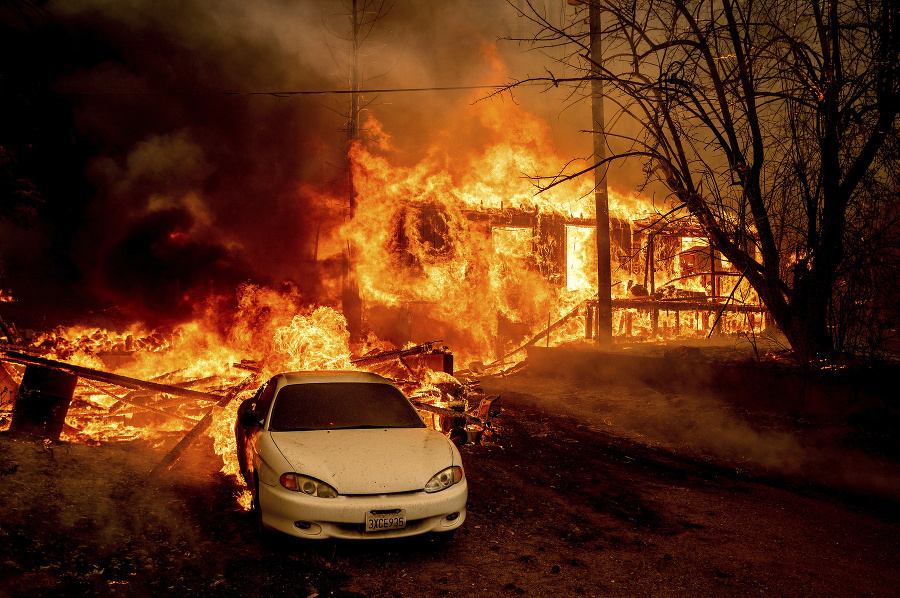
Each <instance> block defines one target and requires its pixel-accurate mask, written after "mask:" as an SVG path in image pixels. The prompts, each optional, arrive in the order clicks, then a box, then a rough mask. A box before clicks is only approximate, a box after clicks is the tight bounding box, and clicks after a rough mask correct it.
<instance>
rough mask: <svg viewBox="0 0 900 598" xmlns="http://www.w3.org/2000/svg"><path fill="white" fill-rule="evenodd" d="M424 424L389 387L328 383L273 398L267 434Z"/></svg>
mask: <svg viewBox="0 0 900 598" xmlns="http://www.w3.org/2000/svg"><path fill="white" fill-rule="evenodd" d="M424 426H425V424H423V423H422V419H421V418H420V417H419V415H418V413H416V410H415V408H414V407H413V406H412V405H411V404H410V402H409V401H407V400H406V397H404V396H403V393H401V392H400V391H399V390H397V389H396V388H394V387H393V386H391V385H389V384H378V383H370V382H327V383H312V384H291V385H288V386H285V387H284V388H282V389H281V390H280V391H279V392H278V395H276V397H275V405H274V406H273V407H272V417H271V419H270V420H269V430H271V431H273V432H285V431H288V430H338V429H344V428H422V427H424Z"/></svg>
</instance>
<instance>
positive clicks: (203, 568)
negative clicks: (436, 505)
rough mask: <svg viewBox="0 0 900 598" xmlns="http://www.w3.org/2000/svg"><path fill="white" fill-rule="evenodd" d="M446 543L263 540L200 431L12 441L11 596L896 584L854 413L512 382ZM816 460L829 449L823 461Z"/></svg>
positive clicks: (780, 589)
mask: <svg viewBox="0 0 900 598" xmlns="http://www.w3.org/2000/svg"><path fill="white" fill-rule="evenodd" d="M484 386H485V389H486V390H488V391H489V392H499V393H501V394H502V399H501V405H502V406H503V408H504V410H503V413H502V415H501V416H500V419H499V425H500V427H501V428H502V433H501V435H500V437H499V441H498V444H496V445H492V446H467V447H464V448H463V451H462V452H463V458H464V461H465V465H466V473H467V476H468V479H469V487H470V497H469V516H468V520H467V522H466V524H465V526H464V528H463V529H462V530H461V532H460V533H459V534H457V535H456V536H455V537H454V538H453V539H451V540H449V541H446V542H443V541H439V540H436V539H433V538H414V539H406V540H400V541H377V542H362V543H349V542H330V541H325V542H321V541H320V542H303V541H299V540H295V539H293V538H287V537H284V538H276V539H274V540H271V541H266V542H261V541H260V540H258V539H257V538H256V537H255V535H254V534H253V531H252V520H251V515H250V514H249V513H247V512H244V511H243V510H241V509H240V508H239V507H238V506H237V503H236V501H235V495H236V494H237V493H238V492H239V490H240V489H239V487H238V486H237V483H236V482H235V480H234V479H232V478H229V477H226V476H223V475H222V474H219V473H217V471H218V469H219V468H220V467H221V460H220V459H219V458H218V457H217V456H216V455H215V454H214V453H213V452H212V448H211V441H208V442H207V441H205V442H201V443H198V444H197V445H196V446H194V447H193V448H192V449H191V450H190V451H189V452H188V454H187V455H186V457H185V458H184V459H183V460H182V461H180V462H179V463H178V464H177V465H176V466H175V467H174V468H173V469H172V470H171V472H170V474H169V475H168V476H167V477H166V478H165V479H164V480H163V481H162V482H160V483H152V484H148V483H145V481H144V480H145V476H146V474H147V472H149V471H150V469H152V467H153V465H154V464H155V463H156V462H157V461H158V460H159V458H160V457H161V456H162V455H163V454H164V453H165V451H166V449H167V448H169V447H170V446H172V445H173V444H174V443H175V442H177V440H178V435H173V436H172V437H169V438H165V439H162V440H158V441H155V442H146V441H131V442H120V443H108V444H104V445H101V446H99V447H90V446H83V445H74V444H68V445H67V444H55V445H45V444H40V443H38V444H33V443H28V442H23V441H15V440H12V439H10V438H9V437H7V436H6V435H0V595H3V596H50V595H53V596H69V595H78V596H82V595H99V596H170V595H188V594H190V595H193V596H303V597H315V596H385V597H395V596H416V597H432V596H434V597H443V596H504V595H509V596H515V595H524V596H579V595H584V596H629V597H630V596H717V597H718V596H753V595H759V596H792V597H793V596H835V597H843V596H846V597H850V596H854V597H856V596H878V597H887V596H900V589H898V588H900V557H898V548H900V546H898V545H900V540H898V538H900V509H897V506H898V502H900V501H898V494H897V493H896V488H898V487H900V484H898V483H897V482H898V480H900V476H897V475H896V472H897V468H896V465H895V464H894V463H893V461H891V460H886V459H885V458H883V457H882V456H880V455H877V454H872V453H871V452H867V451H866V450H864V447H861V445H858V444H854V443H852V442H850V441H851V440H852V439H853V438H855V437H854V436H853V434H852V433H851V432H852V430H851V431H848V429H847V426H838V428H839V430H838V431H835V430H834V429H832V428H834V427H835V426H834V425H833V422H828V423H815V422H812V423H811V422H797V421H795V420H790V421H787V420H784V419H783V418H781V419H779V418H777V417H775V416H771V417H768V418H767V417H762V416H760V415H759V414H756V416H755V417H750V414H742V413H739V412H734V411H733V410H731V409H729V408H727V407H724V406H722V405H718V404H715V402H712V401H711V400H708V399H700V398H697V397H679V396H672V395H669V396H667V395H665V394H664V393H659V392H656V391H653V390H652V389H648V388H635V387H621V386H610V385H594V386H591V387H590V388H585V387H583V386H582V385H580V384H579V383H578V382H577V381H572V380H559V379H545V378H536V377H533V376H528V375H527V374H526V375H519V376H515V377H512V378H509V379H503V380H493V381H485V383H484ZM823 460H824V461H823Z"/></svg>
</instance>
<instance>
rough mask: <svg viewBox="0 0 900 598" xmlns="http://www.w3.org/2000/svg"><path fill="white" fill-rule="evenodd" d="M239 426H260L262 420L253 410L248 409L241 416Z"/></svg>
mask: <svg viewBox="0 0 900 598" xmlns="http://www.w3.org/2000/svg"><path fill="white" fill-rule="evenodd" d="M240 421H241V426H243V427H245V428H252V427H253V426H261V425H263V422H262V420H261V419H260V418H259V416H258V415H257V414H256V412H255V411H248V412H247V413H245V414H243V415H242V416H241V420H240Z"/></svg>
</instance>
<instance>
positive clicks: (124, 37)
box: [0, 0, 575, 326]
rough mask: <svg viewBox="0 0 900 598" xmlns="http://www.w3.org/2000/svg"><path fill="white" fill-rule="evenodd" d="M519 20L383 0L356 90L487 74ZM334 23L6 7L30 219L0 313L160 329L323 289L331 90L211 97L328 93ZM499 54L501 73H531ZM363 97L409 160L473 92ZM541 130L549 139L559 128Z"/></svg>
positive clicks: (9, 101)
mask: <svg viewBox="0 0 900 598" xmlns="http://www.w3.org/2000/svg"><path fill="white" fill-rule="evenodd" d="M557 3H561V2H557ZM347 4H349V3H347ZM548 4H553V5H555V4H554V3H553V2H548ZM520 26H521V24H520V22H519V21H517V17H516V16H515V15H514V12H513V11H512V9H511V8H510V7H509V6H508V5H507V4H506V3H505V2H504V1H503V0H497V1H496V2H493V3H485V2H482V1H476V0H468V1H460V2H452V3H446V2H432V1H430V0H418V1H410V0H397V2H396V4H395V5H394V8H393V10H392V11H391V12H390V13H389V14H388V15H387V16H386V17H385V18H384V19H383V20H382V21H381V22H380V23H379V24H378V25H377V26H376V27H375V29H374V30H373V31H372V33H371V35H370V37H369V41H368V43H367V44H366V45H365V46H364V56H363V61H362V66H363V71H362V72H363V76H364V78H365V82H366V84H365V86H366V87H371V88H397V87H429V86H443V87H446V86H457V85H482V84H485V83H494V82H497V81H493V80H492V78H493V77H495V76H496V72H495V71H492V65H491V64H490V61H489V60H488V59H487V58H486V55H485V47H486V44H493V43H495V42H497V40H498V38H502V37H504V36H508V35H511V34H515V32H516V27H520ZM348 31H349V17H348V16H347V12H346V10H345V9H344V8H342V6H341V3H340V2H336V1H334V0H302V1H298V0H290V1H288V0H283V1H282V0H267V1H264V2H246V1H244V0H224V1H217V2H199V1H196V0H188V1H183V0H131V1H123V0H62V1H51V2H47V3H43V4H41V5H40V7H39V8H38V9H35V8H32V7H26V6H24V5H22V4H21V3H17V2H12V3H6V4H5V5H4V6H3V8H0V40H2V41H0V56H2V60H0V77H2V78H0V102H2V105H0V119H2V125H3V126H2V127H0V146H3V147H5V148H7V149H8V150H12V151H14V152H15V153H16V156H17V162H16V169H17V170H16V171H17V173H18V174H19V175H21V176H27V177H28V178H30V179H31V181H32V182H33V183H34V184H35V185H36V186H37V188H38V190H39V191H40V193H41V196H42V197H43V200H44V203H43V204H42V205H41V206H40V209H39V214H38V218H37V220H36V222H35V224H34V226H32V227H31V228H28V229H26V228H23V227H21V226H18V225H15V224H14V223H11V222H5V223H2V224H0V259H2V262H3V279H2V280H0V285H2V287H3V288H4V289H7V290H11V292H12V294H13V295H14V296H15V297H16V298H17V300H18V301H17V302H16V303H15V304H7V305H6V306H3V307H2V308H0V310H2V313H5V314H6V317H8V318H11V319H14V320H16V319H18V320H20V321H21V322H22V325H33V326H46V325H51V326H52V325H53V324H56V323H70V321H72V320H77V319H79V318H83V317H84V315H85V314H87V313H92V314H95V315H96V314H101V313H106V314H107V315H112V314H115V315H116V317H117V318H119V319H120V320H121V321H125V320H129V319H138V320H143V321H146V322H148V323H149V324H151V325H153V324H162V323H171V322H176V321H178V320H181V319H185V318H188V317H190V313H191V306H192V305H194V304H195V303H196V302H197V301H199V300H202V298H204V297H206V296H208V295H210V294H226V295H227V294H228V293H229V292H230V291H231V289H233V288H234V287H235V286H236V285H237V284H239V283H240V282H242V281H246V280H250V281H253V282H256V283H259V284H267V285H279V284H281V283H282V282H284V281H290V282H291V283H293V284H294V285H296V286H297V287H298V288H299V289H300V290H301V292H303V293H305V294H306V295H307V296H309V297H310V299H311V300H313V299H323V298H322V297H321V295H322V293H323V286H322V283H323V278H326V277H329V276H332V275H333V274H334V273H335V272H336V270H335V269H334V268H331V269H329V268H328V267H327V265H326V267H325V268H322V267H315V268H313V267H312V266H311V265H310V261H309V260H310V257H311V256H312V255H313V254H314V252H315V239H316V235H317V233H318V234H322V233H323V231H325V233H326V234H327V232H328V231H330V230H331V228H333V227H334V226H335V225H337V224H338V223H340V221H341V218H342V217H343V212H342V205H341V203H340V201H339V198H342V197H344V196H346V194H347V190H346V168H345V167H346V165H345V158H344V155H345V154H344V152H345V139H346V134H345V133H344V132H342V131H341V129H342V128H343V127H344V126H345V124H346V123H345V116H344V115H342V114H341V112H342V111H345V110H346V102H347V100H346V96H328V95H306V96H290V97H277V96H274V95H246V94H236V95H228V94H226V93H225V92H270V91H271V92H278V91H293V90H327V89H345V88H346V87H347V85H348V77H349V73H348V57H347V53H346V48H347V46H348V42H347V41H346V39H342V36H343V37H344V38H345V37H346V36H347V35H348ZM499 47H500V55H501V56H502V57H504V59H505V61H506V62H507V64H508V67H509V69H510V71H511V74H512V75H513V76H524V75H525V74H528V70H529V68H532V69H533V68H537V67H536V66H534V65H535V64H537V62H536V60H537V57H536V56H535V55H530V56H528V55H523V54H522V53H521V52H520V50H519V48H517V47H516V46H515V44H511V43H500V44H499ZM504 82H506V80H503V81H499V83H504ZM520 97H522V96H520ZM369 99H371V100H372V104H371V106H370V113H371V114H373V115H375V116H376V117H377V118H378V119H379V120H380V121H381V122H382V123H383V124H384V128H385V130H386V131H388V132H389V133H390V134H391V135H392V137H393V139H394V142H395V145H396V146H397V148H398V150H399V154H398V159H400V160H403V159H405V160H407V161H410V162H414V161H416V160H418V159H420V158H421V155H420V152H421V151H422V147H423V144H424V142H425V140H427V139H428V138H429V136H430V135H432V134H433V133H434V132H436V131H439V130H443V129H446V128H447V127H449V126H451V124H452V123H453V122H454V119H456V118H458V116H459V114H460V113H461V112H462V111H464V110H465V109H466V106H468V103H469V101H470V97H469V95H468V94H466V93H459V92H448V93H407V94H380V95H378V96H369ZM526 101H527V100H526ZM536 102H537V103H536V105H538V106H541V107H543V108H544V109H545V110H546V113H547V114H546V115H545V116H546V117H548V118H550V117H551V114H552V115H553V117H555V115H556V114H558V112H559V110H558V107H559V106H558V105H556V104H552V105H551V102H550V100H548V99H547V97H539V98H538V99H537V100H536ZM552 124H554V126H558V127H559V130H560V131H561V132H560V134H559V137H560V138H563V137H565V136H566V135H569V134H571V133H573V132H574V131H575V128H574V127H569V126H567V125H560V124H559V123H552ZM473 142H475V141H474V140H473ZM336 198H337V200H336ZM111 308H115V309H111Z"/></svg>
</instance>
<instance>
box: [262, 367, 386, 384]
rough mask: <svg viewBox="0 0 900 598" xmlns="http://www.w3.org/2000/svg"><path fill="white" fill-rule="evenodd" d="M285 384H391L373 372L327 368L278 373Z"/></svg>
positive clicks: (278, 376)
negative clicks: (324, 369) (323, 369)
mask: <svg viewBox="0 0 900 598" xmlns="http://www.w3.org/2000/svg"><path fill="white" fill-rule="evenodd" d="M276 378H280V379H281V380H282V381H283V384H284V385H286V384H327V383H329V382H357V383H366V382H368V383H370V384H371V383H375V384H390V383H391V382H390V380H388V379H386V378H383V377H381V376H379V375H378V374H373V373H371V372H354V371H345V370H326V371H316V372H284V373H281V374H278V375H277V376H276Z"/></svg>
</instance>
